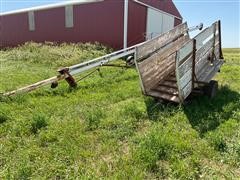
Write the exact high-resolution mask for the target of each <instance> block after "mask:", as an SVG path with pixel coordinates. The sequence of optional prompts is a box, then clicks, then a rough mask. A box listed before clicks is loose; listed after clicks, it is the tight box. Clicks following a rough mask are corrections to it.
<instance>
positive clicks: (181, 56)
mask: <svg viewBox="0 0 240 180" xmlns="http://www.w3.org/2000/svg"><path fill="white" fill-rule="evenodd" d="M192 51H193V41H192V40H190V41H189V42H188V43H186V44H185V45H184V46H183V47H182V48H181V49H180V50H179V54H178V55H179V59H178V61H179V63H181V61H182V60H183V59H184V58H185V57H186V56H188V55H189V54H190V53H191V52H192Z"/></svg>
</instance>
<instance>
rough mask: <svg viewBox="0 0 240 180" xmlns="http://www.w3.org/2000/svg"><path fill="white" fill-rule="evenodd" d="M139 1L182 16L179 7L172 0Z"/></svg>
mask: <svg viewBox="0 0 240 180" xmlns="http://www.w3.org/2000/svg"><path fill="white" fill-rule="evenodd" d="M139 1H141V2H144V3H146V4H148V5H150V6H153V7H155V8H157V9H160V10H162V11H165V12H167V13H169V14H172V15H174V16H177V17H180V18H182V16H181V14H180V13H179V11H178V9H177V8H176V6H175V5H174V3H173V2H172V0H139Z"/></svg>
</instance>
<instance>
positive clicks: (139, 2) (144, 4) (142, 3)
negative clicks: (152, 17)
mask: <svg viewBox="0 0 240 180" xmlns="http://www.w3.org/2000/svg"><path fill="white" fill-rule="evenodd" d="M133 2H136V3H138V4H141V5H143V6H145V7H148V8H150V9H153V10H155V11H158V12H160V13H163V14H166V15H169V16H172V17H173V18H176V19H179V20H182V18H181V17H178V16H174V15H173V14H169V13H167V12H165V11H162V10H160V9H157V8H155V7H153V6H150V5H148V4H146V3H144V2H141V1H138V0H133Z"/></svg>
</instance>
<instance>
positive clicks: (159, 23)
mask: <svg viewBox="0 0 240 180" xmlns="http://www.w3.org/2000/svg"><path fill="white" fill-rule="evenodd" d="M173 27H174V17H172V16H170V15H167V14H164V13H161V12H159V11H156V10H154V9H151V8H148V10H147V28H146V29H147V32H146V40H149V39H152V38H154V37H156V36H158V35H160V34H163V33H165V32H168V31H169V30H171V29H173Z"/></svg>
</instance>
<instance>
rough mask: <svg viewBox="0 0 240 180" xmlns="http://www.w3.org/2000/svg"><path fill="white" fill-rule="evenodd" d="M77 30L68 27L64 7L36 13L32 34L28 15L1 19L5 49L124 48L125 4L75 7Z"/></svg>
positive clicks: (107, 3) (1, 38)
mask: <svg viewBox="0 0 240 180" xmlns="http://www.w3.org/2000/svg"><path fill="white" fill-rule="evenodd" d="M73 10H74V18H73V19H74V27H73V28H66V27H65V7H61V8H55V9H48V10H41V11H35V12H34V15H35V30H34V31H29V24H28V13H21V14H16V15H7V16H3V17H1V18H2V20H1V23H2V30H1V31H2V35H1V37H0V41H1V42H2V46H15V45H18V44H22V43H24V42H26V41H35V42H44V41H52V42H96V41H98V42H101V43H103V44H105V45H108V46H111V47H113V48H122V46H123V1H111V0H106V1H104V2H101V3H94V4H84V5H75V6H74V7H73Z"/></svg>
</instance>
